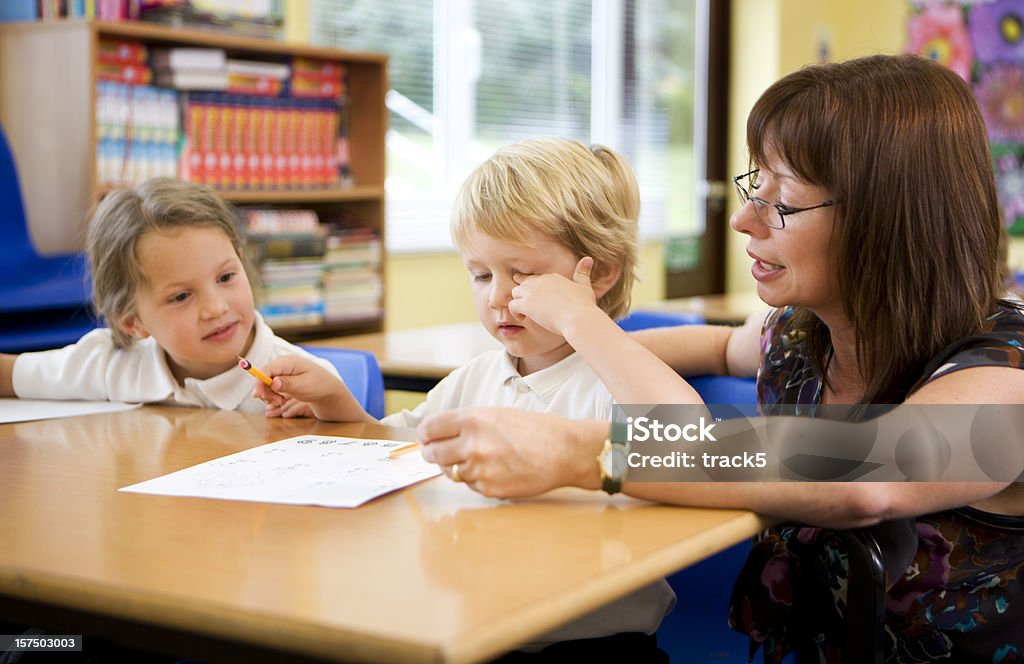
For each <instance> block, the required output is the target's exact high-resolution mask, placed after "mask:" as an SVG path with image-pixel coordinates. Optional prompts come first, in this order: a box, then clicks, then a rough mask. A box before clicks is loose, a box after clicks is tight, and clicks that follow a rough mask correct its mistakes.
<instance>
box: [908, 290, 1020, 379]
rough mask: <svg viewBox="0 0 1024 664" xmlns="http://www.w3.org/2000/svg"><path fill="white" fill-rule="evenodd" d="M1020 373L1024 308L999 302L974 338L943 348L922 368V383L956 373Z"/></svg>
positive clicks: (1017, 304)
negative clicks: (997, 369)
mask: <svg viewBox="0 0 1024 664" xmlns="http://www.w3.org/2000/svg"><path fill="white" fill-rule="evenodd" d="M972 367H1008V368H1011V369H1024V307H1022V305H1021V304H1019V303H1016V302H1012V301H1008V300H1003V301H1000V303H999V305H998V306H997V307H996V310H995V311H994V312H993V313H992V315H991V316H989V317H988V319H986V320H985V323H984V324H983V325H982V326H981V329H979V330H978V331H977V332H975V333H974V334H971V335H969V336H967V337H964V338H963V339H958V340H957V341H955V342H953V343H952V344H950V345H949V346H947V347H946V348H944V349H943V350H942V351H941V352H940V353H939V354H938V355H937V356H936V357H935V358H933V359H932V361H931V362H929V363H928V365H927V366H926V367H925V370H924V372H923V375H924V379H923V382H929V381H932V380H934V379H936V378H938V377H939V376H944V375H947V374H949V373H951V372H953V371H958V370H960V369H970V368H972Z"/></svg>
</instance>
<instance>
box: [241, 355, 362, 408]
mask: <svg viewBox="0 0 1024 664" xmlns="http://www.w3.org/2000/svg"><path fill="white" fill-rule="evenodd" d="M263 372H264V373H266V374H267V375H268V376H270V377H271V378H272V380H273V382H272V383H271V385H270V386H269V387H268V386H266V385H264V384H263V383H257V384H256V388H255V390H254V391H253V395H254V396H255V397H256V398H257V399H262V400H263V401H265V402H267V404H268V414H270V415H273V414H275V413H276V412H277V411H275V410H274V409H275V408H280V407H281V406H282V405H284V403H285V401H286V400H287V399H294V400H295V401H298V402H304V403H307V404H309V406H310V408H311V409H312V410H313V415H314V416H316V418H317V419H321V420H329V421H332V422H376V421H377V420H376V419H375V418H374V417H373V416H372V415H370V414H369V413H367V412H366V411H365V410H363V407H362V406H360V405H359V402H358V401H357V400H356V398H355V397H354V396H352V393H351V392H349V390H348V388H347V387H346V386H345V383H343V382H342V381H341V380H340V379H339V378H338V377H337V376H335V375H334V374H332V373H331V372H329V371H327V370H326V369H324V368H323V367H321V366H320V365H319V364H317V363H316V362H313V361H312V360H310V359H308V358H305V357H300V356H298V355H283V356H281V357H278V358H275V359H273V360H271V361H270V362H268V363H267V365H266V366H265V367H263Z"/></svg>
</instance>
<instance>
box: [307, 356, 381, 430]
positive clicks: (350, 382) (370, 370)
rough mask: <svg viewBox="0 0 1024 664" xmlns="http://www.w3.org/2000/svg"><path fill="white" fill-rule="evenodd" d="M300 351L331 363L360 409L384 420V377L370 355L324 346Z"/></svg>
mask: <svg viewBox="0 0 1024 664" xmlns="http://www.w3.org/2000/svg"><path fill="white" fill-rule="evenodd" d="M300 348H302V349H303V350H305V351H308V352H309V353H311V354H313V355H316V356H317V357H320V358H323V359H325V360H327V361H328V362H330V363H331V364H333V365H334V368H335V369H337V370H338V374H339V375H340V376H341V379H342V380H343V381H345V385H346V386H347V387H348V389H349V392H351V393H352V396H354V397H355V398H356V400H357V401H358V402H359V404H360V405H361V406H362V407H363V410H365V411H366V412H367V413H369V414H370V415H373V416H374V417H376V418H377V419H378V420H379V419H381V418H382V417H384V376H383V375H382V374H381V371H380V366H379V365H378V364H377V358H376V357H374V356H373V353H368V352H366V351H362V350H353V349H351V348H328V347H324V346H300Z"/></svg>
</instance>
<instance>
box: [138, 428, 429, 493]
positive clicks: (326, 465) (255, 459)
mask: <svg viewBox="0 0 1024 664" xmlns="http://www.w3.org/2000/svg"><path fill="white" fill-rule="evenodd" d="M409 444H410V443H408V442H398V441H394V440H381V439H368V438H344V437H332V436H296V437H294V438H288V439H286V440H279V441H277V442H276V443H269V444H267V445H260V446H259V447H254V448H252V449H249V450H245V451H244V452H238V453H237V454H231V455H228V456H226V457H221V458H219V459H213V460H212V461H207V462H206V463H201V464H199V465H197V466H191V467H189V468H185V469H183V470H179V471H177V472H174V473H170V474H169V475H163V476H161V477H157V478H155V479H152V480H147V481H145V482H140V483H138V484H133V485H131V486H126V487H124V488H122V489H120V490H121V491H129V492H134V493H151V494H158V495H162V496H195V497H200V498H222V499H225V500H251V501H257V502H263V503H286V504H290V505H323V506H326V507H359V506H360V505H362V504H363V503H365V502H366V501H368V500H371V499H373V498H376V497H377V496H382V495H384V494H385V493H389V492H391V491H394V490H396V489H401V488H402V487H405V486H409V485H410V484H415V483H416V482H420V481H422V480H425V479H428V478H431V477H436V476H437V475H440V474H441V470H440V469H439V468H438V467H437V466H436V465H434V464H432V463H427V462H426V461H424V460H423V456H422V455H421V454H420V452H419V451H418V450H414V451H412V452H410V453H408V454H404V455H402V456H400V457H398V458H397V459H390V458H388V453H389V452H391V451H392V450H394V449H396V448H399V447H403V446H405V445H409Z"/></svg>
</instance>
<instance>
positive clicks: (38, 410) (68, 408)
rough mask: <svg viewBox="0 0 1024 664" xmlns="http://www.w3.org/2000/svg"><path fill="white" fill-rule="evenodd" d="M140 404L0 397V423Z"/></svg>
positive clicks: (111, 410)
mask: <svg viewBox="0 0 1024 664" xmlns="http://www.w3.org/2000/svg"><path fill="white" fill-rule="evenodd" d="M141 405H142V404H138V403H121V402H120V401H65V400H59V399H14V398H11V399H0V424H2V423H5V422H28V421H29V420H50V419H53V418H56V417H76V416H78V415H93V414H95V413H116V412H118V411H120V410H132V409H134V408H138V407H139V406H141Z"/></svg>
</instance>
